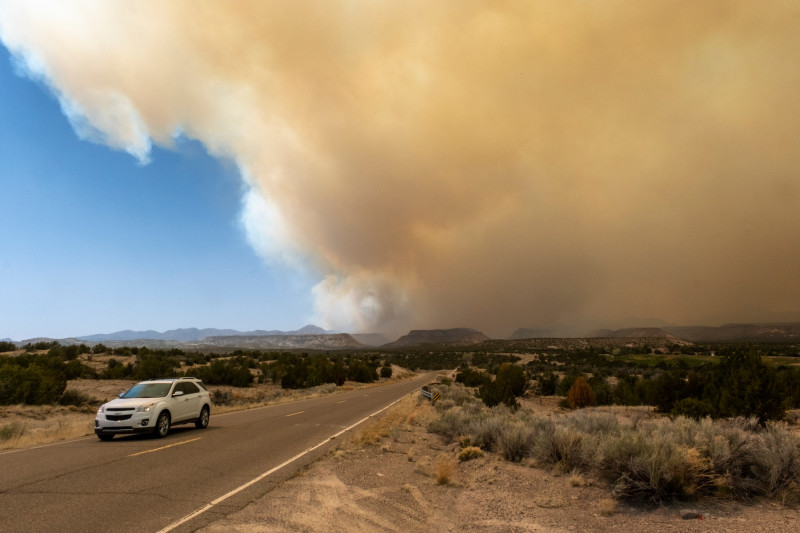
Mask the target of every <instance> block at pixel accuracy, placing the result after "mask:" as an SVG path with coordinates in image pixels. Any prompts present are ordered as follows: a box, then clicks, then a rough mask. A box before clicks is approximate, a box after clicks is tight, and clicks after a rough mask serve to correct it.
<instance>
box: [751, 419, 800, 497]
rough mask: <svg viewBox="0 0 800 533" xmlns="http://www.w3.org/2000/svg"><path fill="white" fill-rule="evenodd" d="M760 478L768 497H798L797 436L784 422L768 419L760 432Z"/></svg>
mask: <svg viewBox="0 0 800 533" xmlns="http://www.w3.org/2000/svg"><path fill="white" fill-rule="evenodd" d="M761 436H762V438H763V441H764V446H763V448H762V452H761V463H762V464H761V470H762V472H761V476H760V477H761V478H762V479H763V480H764V482H765V485H766V492H767V494H768V495H770V496H777V497H780V498H781V499H782V500H784V501H786V500H787V499H790V500H792V501H797V500H798V496H800V436H798V435H797V434H796V433H793V432H791V431H789V429H788V428H787V427H786V424H783V423H778V422H770V423H768V424H767V427H766V429H765V430H764V432H763V433H762V435H761Z"/></svg>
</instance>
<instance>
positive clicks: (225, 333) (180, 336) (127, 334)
mask: <svg viewBox="0 0 800 533" xmlns="http://www.w3.org/2000/svg"><path fill="white" fill-rule="evenodd" d="M330 333H334V332H333V331H328V330H325V329H322V328H320V327H319V326H314V325H312V324H309V325H307V326H303V327H302V328H300V329H298V330H295V331H280V330H271V331H265V330H260V329H259V330H255V331H237V330H235V329H216V328H204V329H198V328H179V329H170V330H168V331H165V332H163V333H162V332H159V331H154V330H145V331H132V330H129V329H126V330H124V331H117V332H114V333H100V334H96V335H85V336H83V337H76V338H77V339H78V340H82V341H88V342H108V341H134V340H154V341H178V342H197V341H201V340H203V339H205V338H206V337H233V336H248V337H255V336H275V335H324V334H330Z"/></svg>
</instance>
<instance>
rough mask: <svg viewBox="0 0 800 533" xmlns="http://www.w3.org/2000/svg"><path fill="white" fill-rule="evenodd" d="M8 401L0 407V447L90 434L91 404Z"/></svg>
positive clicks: (92, 410) (40, 442)
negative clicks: (20, 402) (84, 406)
mask: <svg viewBox="0 0 800 533" xmlns="http://www.w3.org/2000/svg"><path fill="white" fill-rule="evenodd" d="M86 411H87V410H86V409H79V408H77V407H73V406H70V407H64V406H47V405H45V406H22V405H11V406H3V407H2V408H0V449H4V450H5V449H11V448H24V447H28V446H38V445H40V444H45V443H49V442H57V441H63V440H71V439H76V438H79V437H84V436H87V435H92V434H94V428H93V422H94V408H89V409H88V411H89V412H86Z"/></svg>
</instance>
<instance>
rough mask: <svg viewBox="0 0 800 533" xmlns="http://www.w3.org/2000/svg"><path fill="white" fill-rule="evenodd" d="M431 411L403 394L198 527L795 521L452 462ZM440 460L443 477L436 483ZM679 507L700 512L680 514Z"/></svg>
mask: <svg viewBox="0 0 800 533" xmlns="http://www.w3.org/2000/svg"><path fill="white" fill-rule="evenodd" d="M540 408H541V409H549V408H554V404H552V403H551V404H550V405H549V406H548V405H544V406H541V407H540ZM432 411H433V410H432V409H431V407H430V405H429V404H428V403H427V402H426V401H421V400H419V399H416V398H409V399H407V400H405V401H404V402H402V403H401V404H398V406H397V407H395V408H393V409H392V410H391V411H390V412H389V413H388V414H387V415H386V416H385V417H384V418H383V419H381V420H379V421H376V422H372V423H371V425H370V426H367V427H365V428H364V429H362V430H360V431H358V432H357V433H356V434H355V435H354V436H353V437H352V438H351V439H349V440H347V441H344V443H343V444H342V445H340V446H339V448H337V449H335V450H333V451H331V452H330V453H328V454H327V456H325V457H324V458H323V459H321V460H319V461H317V462H316V463H314V464H312V465H311V466H309V467H308V468H306V469H305V470H303V471H302V472H301V473H299V474H298V475H296V476H295V477H293V478H292V479H289V480H288V481H286V482H283V483H281V484H279V485H278V486H277V487H276V488H275V489H273V490H272V491H270V492H269V493H267V494H266V495H265V496H264V497H263V498H262V499H260V500H258V501H256V502H254V503H252V504H250V505H249V506H247V507H245V508H244V509H242V510H241V511H239V512H236V513H233V514H231V515H229V516H228V517H227V518H225V519H223V520H220V521H218V522H216V523H214V524H212V525H210V526H208V527H206V528H205V529H203V530H201V531H204V532H206V533H222V532H230V531H234V532H273V531H274V532H277V531H304V532H315V531H320V532H322V531H355V532H361V531H363V532H367V531H480V532H528V531H531V532H544V531H547V532H562V531H590V532H591V531H618V530H622V531H654V532H656V531H657V532H661V531H681V532H683V531H688V532H692V531H704V532H708V531H726V532H747V533H752V532H753V531H759V532H772V531H774V532H782V533H783V532H787V531H796V530H797V529H798V524H800V511H798V510H797V509H791V508H786V507H783V506H781V505H780V504H779V503H775V502H772V501H761V502H754V503H751V504H748V505H744V504H742V503H739V502H734V501H720V500H709V501H700V502H692V503H689V504H687V503H684V504H678V505H669V506H667V505H665V506H660V507H656V508H636V507H629V506H626V505H622V504H619V503H618V502H616V501H615V500H614V499H612V498H611V495H610V494H611V491H610V487H608V486H606V485H604V484H601V483H599V482H594V481H592V480H591V479H587V478H584V477H582V476H581V475H578V474H563V473H559V472H554V471H551V470H549V469H541V468H537V467H535V465H532V464H530V463H522V464H520V463H509V462H507V461H504V460H502V459H501V458H499V457H498V456H497V455H495V454H486V455H484V456H483V457H481V458H477V459H473V460H470V461H465V462H458V461H457V460H456V453H457V451H456V448H455V446H449V447H448V446H444V445H443V444H442V440H441V439H440V438H439V437H438V436H436V435H433V434H429V433H428V432H427V430H426V426H427V422H428V420H429V419H430V418H431V417H432V416H433V412H432ZM440 465H441V466H440ZM448 465H449V468H450V469H452V470H451V473H450V475H449V476H447V477H448V479H449V481H448V482H447V483H445V484H440V482H439V474H440V472H441V470H442V469H444V470H445V471H446V470H447V468H448ZM685 509H695V510H697V511H698V512H699V513H701V514H702V519H697V518H694V519H688V520H687V519H683V518H681V511H682V510H685Z"/></svg>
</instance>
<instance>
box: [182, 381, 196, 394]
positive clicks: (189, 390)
mask: <svg viewBox="0 0 800 533" xmlns="http://www.w3.org/2000/svg"><path fill="white" fill-rule="evenodd" d="M181 385H183V392H184V393H185V394H197V393H198V392H200V389H198V388H197V385H195V384H194V383H191V382H189V381H184V382H183V383H181Z"/></svg>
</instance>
